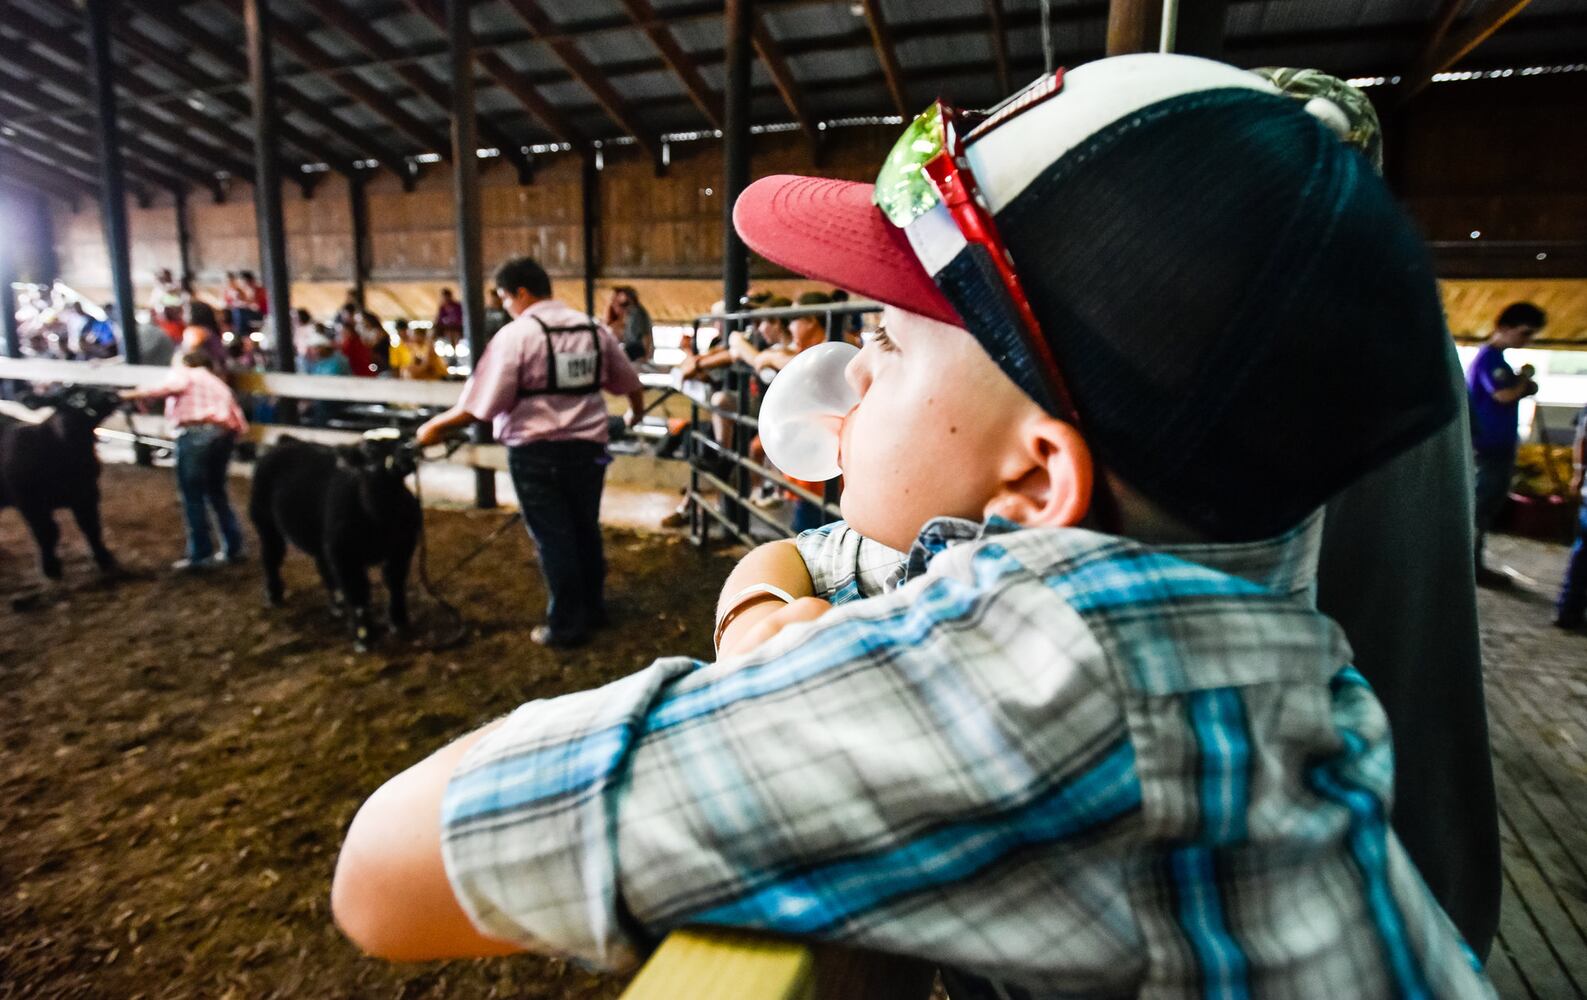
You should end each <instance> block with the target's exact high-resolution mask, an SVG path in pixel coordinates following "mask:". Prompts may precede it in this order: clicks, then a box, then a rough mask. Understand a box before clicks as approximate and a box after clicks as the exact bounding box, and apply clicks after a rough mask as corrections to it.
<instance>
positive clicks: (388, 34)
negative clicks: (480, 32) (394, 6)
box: [370, 10, 477, 49]
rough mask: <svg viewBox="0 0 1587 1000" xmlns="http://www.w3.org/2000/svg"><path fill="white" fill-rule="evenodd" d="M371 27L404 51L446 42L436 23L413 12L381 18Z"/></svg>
mask: <svg viewBox="0 0 1587 1000" xmlns="http://www.w3.org/2000/svg"><path fill="white" fill-rule="evenodd" d="M370 27H372V28H374V29H375V31H376V32H377V33H379V34H380V35H381V36H382V37H384V38H385V39H386V40H387V41H389V42H391V43H392V44H393V45H397V46H400V47H402V48H404V49H411V48H413V47H414V46H417V45H423V44H433V43H435V42H443V41H445V40H446V36H445V35H443V34H442V33H441V29H440V28H438V27H436V24H435V22H434V21H432V20H430V19H429V18H427V17H425V16H424V15H423V14H420V13H419V12H417V11H412V10H403V11H398V12H397V13H396V14H393V15H392V16H390V17H383V18H380V19H379V20H377V21H374V22H371V24H370ZM476 30H477V29H476Z"/></svg>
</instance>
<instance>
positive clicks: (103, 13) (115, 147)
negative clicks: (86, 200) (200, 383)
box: [83, 0, 142, 365]
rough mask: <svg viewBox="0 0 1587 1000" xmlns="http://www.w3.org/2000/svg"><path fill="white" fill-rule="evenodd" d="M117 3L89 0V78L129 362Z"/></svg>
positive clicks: (134, 339) (103, 209)
mask: <svg viewBox="0 0 1587 1000" xmlns="http://www.w3.org/2000/svg"><path fill="white" fill-rule="evenodd" d="M111 6H112V0H86V2H85V3H84V5H83V13H84V14H85V15H86V17H87V20H88V51H89V60H88V61H89V75H90V77H92V79H93V86H94V111H95V114H96V116H97V119H98V121H97V124H98V126H99V128H98V132H99V206H100V209H99V210H100V214H101V216H102V222H103V224H104V229H105V245H106V249H107V250H108V251H109V254H110V282H111V289H112V291H113V294H114V298H115V301H116V323H117V325H118V327H119V328H120V330H121V351H122V355H123V356H124V357H125V358H126V359H127V363H128V364H134V365H135V364H137V363H138V362H139V361H140V360H142V358H141V356H140V355H141V352H140V351H139V344H138V311H137V303H136V301H135V300H134V299H133V296H132V255H131V251H130V249H129V246H128V238H127V189H126V178H125V176H124V174H123V173H122V167H121V127H120V121H119V119H118V115H117V109H116V76H115V73H116V70H115V62H114V61H113V60H112V58H111V55H110V31H111V27H110V15H111V11H110V8H111Z"/></svg>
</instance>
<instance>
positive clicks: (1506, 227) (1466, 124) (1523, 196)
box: [1387, 73, 1587, 279]
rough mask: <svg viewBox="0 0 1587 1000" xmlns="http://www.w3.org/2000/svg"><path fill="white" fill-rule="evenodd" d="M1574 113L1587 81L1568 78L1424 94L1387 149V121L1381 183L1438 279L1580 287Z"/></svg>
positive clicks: (1580, 210) (1579, 151)
mask: <svg viewBox="0 0 1587 1000" xmlns="http://www.w3.org/2000/svg"><path fill="white" fill-rule="evenodd" d="M1584 108H1587V74H1584V73H1569V74H1559V75H1545V76H1533V77H1511V78H1508V79H1503V80H1492V81H1470V82H1460V83H1448V84H1441V85H1437V86H1433V87H1429V88H1428V89H1427V90H1426V91H1425V92H1423V94H1422V95H1421V96H1419V97H1418V98H1417V99H1416V101H1415V103H1414V104H1413V105H1411V107H1410V108H1409V109H1408V117H1407V118H1406V119H1404V121H1405V122H1406V124H1407V126H1408V127H1406V128H1404V129H1403V135H1402V136H1400V137H1398V139H1397V140H1396V137H1395V130H1396V119H1395V118H1394V117H1393V116H1392V115H1391V116H1390V117H1389V119H1388V122H1387V129H1388V135H1389V136H1390V139H1391V142H1390V145H1389V154H1390V161H1389V163H1388V175H1389V177H1390V179H1391V181H1392V182H1393V183H1394V186H1395V189H1396V190H1397V191H1398V192H1399V193H1400V194H1401V196H1402V197H1403V198H1404V200H1405V202H1406V204H1407V205H1408V206H1409V208H1410V210H1411V212H1412V214H1414V215H1415V216H1416V218H1417V220H1418V221H1419V222H1420V223H1421V225H1422V228H1423V230H1424V232H1425V233H1426V234H1427V238H1428V239H1429V240H1431V241H1433V243H1434V245H1435V247H1436V248H1437V258H1438V262H1439V270H1440V273H1441V274H1443V275H1444V276H1446V277H1464V278H1488V277H1504V278H1518V279H1527V278H1582V277H1587V169H1583V167H1582V164H1584V163H1587V129H1584V128H1583V127H1582V121H1581V116H1582V109H1584ZM1473 232H1475V233H1480V234H1481V235H1480V236H1478V237H1476V238H1473V237H1472V236H1471V234H1472V233H1473ZM1531 244H1537V245H1536V246H1532V245H1531ZM1538 253H1544V254H1546V256H1545V257H1544V258H1543V259H1542V260H1538V259H1537V254H1538Z"/></svg>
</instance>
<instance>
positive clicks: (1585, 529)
mask: <svg viewBox="0 0 1587 1000" xmlns="http://www.w3.org/2000/svg"><path fill="white" fill-rule="evenodd" d="M1554 610H1555V612H1556V613H1557V617H1558V618H1559V620H1560V621H1562V622H1564V623H1565V624H1567V625H1569V624H1571V623H1576V624H1580V623H1581V621H1582V619H1583V618H1584V617H1587V498H1583V500H1582V505H1581V509H1580V510H1579V511H1578V512H1577V513H1576V544H1575V545H1573V546H1571V550H1570V558H1569V559H1568V560H1567V561H1566V563H1565V582H1564V583H1562V584H1560V588H1559V600H1558V601H1557V602H1556V603H1555V605H1554Z"/></svg>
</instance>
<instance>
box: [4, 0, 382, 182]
mask: <svg viewBox="0 0 1587 1000" xmlns="http://www.w3.org/2000/svg"><path fill="white" fill-rule="evenodd" d="M47 2H49V3H51V4H52V5H53V6H54V7H55V8H56V9H58V10H59V11H60V12H62V13H63V14H66V15H67V16H68V17H71V18H73V19H76V18H79V17H80V16H81V11H80V10H78V8H77V7H75V6H74V5H73V3H72V0H47ZM131 13H132V12H131V11H130V10H129V9H127V8H126V7H125V6H124V7H123V8H122V10H121V12H120V22H119V25H118V27H119V29H120V34H119V35H118V36H117V39H116V41H117V43H118V44H120V45H121V46H123V47H124V48H125V49H126V50H127V51H129V52H132V53H135V54H137V55H138V56H139V57H140V58H142V59H144V60H147V61H148V62H149V63H150V64H152V65H154V66H158V67H159V68H161V69H162V70H164V71H165V72H167V73H169V74H170V75H172V76H174V77H176V78H177V79H178V80H181V81H183V82H184V83H185V84H186V85H188V86H190V87H193V88H195V89H196V90H200V91H207V92H209V96H211V97H213V98H214V100H215V103H217V104H219V105H221V106H223V107H225V108H226V109H228V110H229V111H230V112H231V113H232V115H233V116H234V118H233V119H231V120H235V121H245V120H247V118H248V116H249V114H250V113H251V111H250V104H249V102H248V99H247V98H246V97H245V96H241V95H240V94H238V93H234V92H232V91H235V90H237V89H239V88H242V89H246V81H244V82H243V84H238V83H237V82H236V81H224V84H225V87H224V88H222V87H221V86H220V85H221V84H222V83H223V81H222V80H221V78H219V77H215V76H211V75H210V74H208V73H205V72H203V71H201V70H199V69H198V68H197V67H195V66H194V65H193V64H192V63H190V62H188V61H187V59H185V58H184V57H183V56H182V54H181V53H179V52H172V51H171V50H170V49H169V48H168V47H167V46H166V45H164V44H163V43H160V42H156V41H154V40H152V39H150V38H149V37H148V36H147V35H145V34H143V33H142V32H141V31H140V30H138V29H136V28H134V27H132V25H131V21H132V17H131ZM22 15H23V12H22V11H21V10H19V9H18V8H16V6H15V5H12V7H11V9H10V10H8V11H7V12H6V19H7V23H8V24H16V26H18V27H23V28H25V29H26V30H28V32H29V38H30V39H31V40H32V41H34V42H35V43H40V42H44V43H45V44H44V47H45V48H47V49H50V50H51V51H53V52H55V53H57V54H63V55H65V56H66V57H67V58H68V60H69V61H70V62H72V63H73V64H74V65H81V64H82V60H84V59H86V58H87V54H86V53H87V49H86V47H85V46H83V45H81V44H80V43H78V42H77V41H76V40H75V39H72V38H70V37H66V36H64V35H63V34H62V32H61V31H60V29H59V28H56V27H50V26H45V27H43V28H42V29H41V28H40V27H39V25H40V24H41V22H38V21H37V20H35V19H32V18H28V19H27V20H26V21H21V20H19V18H21V17H22ZM29 23H31V25H32V27H29V26H28V25H29ZM74 28H75V20H74ZM235 55H236V53H235V52H233V53H231V54H230V56H228V61H230V60H233V59H235ZM120 77H121V78H120V79H119V80H117V85H118V86H120V87H121V88H122V89H124V90H126V91H127V92H128V93H129V94H132V95H133V96H134V97H137V98H139V99H140V101H141V100H142V99H143V98H144V97H145V96H146V95H149V94H150V93H151V92H152V91H154V90H157V89H158V88H154V87H151V86H149V85H148V84H147V83H146V82H145V81H142V80H141V79H140V78H139V77H137V76H136V75H135V74H133V73H131V72H126V73H122V74H120ZM223 90H224V92H222V91H223ZM188 110H192V109H191V108H189V109H188ZM195 113H197V112H195ZM177 115H178V117H185V116H184V115H183V113H182V112H180V111H178V112H177ZM203 118H204V120H205V121H207V122H209V131H211V133H212V134H214V135H215V136H216V138H217V139H219V140H220V141H221V143H222V144H224V145H228V146H230V147H232V148H235V147H237V146H238V144H239V143H243V142H246V141H247V140H245V139H240V138H239V137H238V134H237V133H236V132H235V131H234V130H233V129H232V128H231V127H230V126H229V125H222V124H219V123H217V122H216V121H215V120H214V119H213V118H211V117H210V116H208V115H204V116H203ZM189 120H191V119H189ZM280 131H281V137H282V138H283V139H285V140H287V142H289V143H290V144H292V145H293V146H296V147H297V148H298V149H299V150H300V151H301V152H303V153H304V154H305V155H306V156H307V157H308V158H310V159H318V160H323V161H324V162H326V163H329V164H330V165H331V167H332V168H333V169H336V170H339V171H343V172H345V171H347V170H350V169H351V167H350V165H349V164H350V160H349V158H348V157H346V156H344V155H342V154H341V153H339V152H337V151H335V150H334V149H332V148H331V147H330V146H329V145H327V144H326V143H324V142H322V141H321V140H319V139H317V138H315V137H314V136H311V135H308V134H307V133H305V132H303V131H302V130H301V129H298V128H296V127H293V126H291V125H288V124H287V123H285V122H283V123H282V127H281V130H280ZM244 148H245V147H244Z"/></svg>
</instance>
